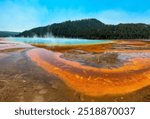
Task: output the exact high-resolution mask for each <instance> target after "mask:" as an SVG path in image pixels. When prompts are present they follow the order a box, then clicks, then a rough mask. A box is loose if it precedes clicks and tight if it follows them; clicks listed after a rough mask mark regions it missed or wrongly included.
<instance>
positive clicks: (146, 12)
mask: <svg viewBox="0 0 150 119" xmlns="http://www.w3.org/2000/svg"><path fill="white" fill-rule="evenodd" d="M149 6H150V0H0V31H24V30H27V29H31V28H34V27H38V26H43V25H48V24H52V23H55V22H62V21H65V20H77V19H83V18H97V19H99V20H100V21H102V22H104V23H106V24H119V23H147V24H150V7H149Z"/></svg>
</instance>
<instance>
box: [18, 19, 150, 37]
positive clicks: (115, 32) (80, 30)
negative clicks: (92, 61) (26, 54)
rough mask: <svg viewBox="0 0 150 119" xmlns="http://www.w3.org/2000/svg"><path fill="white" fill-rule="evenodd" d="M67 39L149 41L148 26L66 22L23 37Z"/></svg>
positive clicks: (87, 21) (36, 29) (25, 33)
mask: <svg viewBox="0 0 150 119" xmlns="http://www.w3.org/2000/svg"><path fill="white" fill-rule="evenodd" d="M51 35H53V36H56V37H68V38H86V39H150V25H148V24H142V23H139V24H132V23H131V24H119V25H107V24H104V23H102V22H101V21H99V20H97V19H83V20H76V21H66V22H62V23H55V24H52V25H48V26H44V27H38V28H34V29H31V30H28V31H24V32H22V33H20V34H19V35H17V36H24V37H34V36H37V37H49V36H51Z"/></svg>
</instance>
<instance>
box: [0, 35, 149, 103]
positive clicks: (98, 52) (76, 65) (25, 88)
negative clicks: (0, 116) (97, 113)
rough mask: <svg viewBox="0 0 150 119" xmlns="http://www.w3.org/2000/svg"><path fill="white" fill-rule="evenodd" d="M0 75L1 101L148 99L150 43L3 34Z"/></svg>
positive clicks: (0, 41)
mask: <svg viewBox="0 0 150 119" xmlns="http://www.w3.org/2000/svg"><path fill="white" fill-rule="evenodd" d="M0 77H1V78H0V100H1V101H150V42H149V41H146V40H145V41H136V40H131V41H127V40H81V39H61V38H59V39H56V38H47V39H44V38H5V39H4V38H1V39H0ZM4 92H5V93H4Z"/></svg>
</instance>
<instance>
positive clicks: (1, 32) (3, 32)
mask: <svg viewBox="0 0 150 119" xmlns="http://www.w3.org/2000/svg"><path fill="white" fill-rule="evenodd" d="M18 34H19V32H10V31H0V37H9V36H16V35H18Z"/></svg>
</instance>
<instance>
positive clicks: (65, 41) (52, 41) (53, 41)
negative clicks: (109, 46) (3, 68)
mask: <svg viewBox="0 0 150 119" xmlns="http://www.w3.org/2000/svg"><path fill="white" fill-rule="evenodd" d="M8 40H9V41H13V42H23V43H29V44H45V45H86V44H102V43H109V42H111V40H88V39H71V38H70V39H69V38H16V37H13V38H8Z"/></svg>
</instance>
